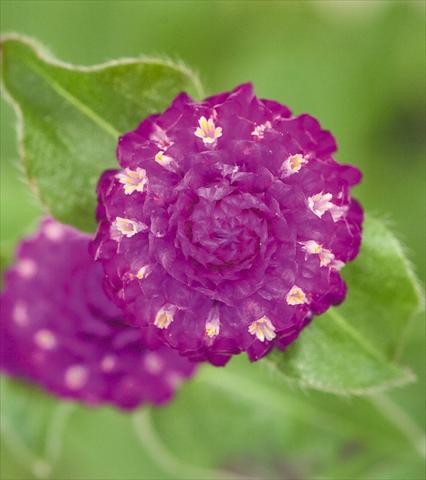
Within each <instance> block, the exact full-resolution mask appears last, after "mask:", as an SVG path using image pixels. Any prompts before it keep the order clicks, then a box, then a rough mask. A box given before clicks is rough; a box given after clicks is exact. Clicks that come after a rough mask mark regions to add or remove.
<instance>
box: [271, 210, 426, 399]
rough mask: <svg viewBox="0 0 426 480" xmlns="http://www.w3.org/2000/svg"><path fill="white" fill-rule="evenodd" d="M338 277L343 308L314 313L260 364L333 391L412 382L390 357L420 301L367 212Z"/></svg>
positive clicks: (388, 236) (398, 252) (380, 226)
mask: <svg viewBox="0 0 426 480" xmlns="http://www.w3.org/2000/svg"><path fill="white" fill-rule="evenodd" d="M343 276H344V277H345V280H346V282H347V284H348V295H347V299H346V300H345V302H344V303H343V304H342V306H340V307H338V308H332V309H330V310H329V311H328V312H327V313H325V314H324V315H322V316H320V317H318V318H315V319H314V320H313V322H312V324H311V325H310V326H309V327H308V328H306V329H305V331H304V332H303V333H302V334H301V336H300V338H299V339H298V340H297V341H296V342H295V343H294V344H292V345H291V346H290V347H289V348H288V349H287V350H286V351H285V352H278V351H274V352H273V353H272V354H271V355H270V356H269V357H268V358H267V359H266V360H265V362H267V363H269V365H272V366H273V367H274V368H276V369H277V370H278V371H279V372H281V373H282V374H283V375H284V376H285V377H286V378H288V379H291V380H295V381H297V382H299V383H301V384H302V385H304V386H308V387H312V388H316V389H319V390H323V391H328V392H333V393H337V394H365V393H371V392H373V391H378V390H383V389H385V388H388V387H391V386H395V385H402V384H404V383H406V382H408V381H410V380H412V379H413V375H412V373H411V372H410V371H409V370H407V369H404V368H401V367H400V366H399V365H397V364H396V359H397V357H398V356H399V355H400V353H401V351H402V348H403V344H404V341H405V339H406V336H407V332H408V329H409V327H410V320H411V318H412V317H413V316H414V314H415V313H416V312H418V311H419V309H421V308H422V307H423V299H422V296H421V290H420V287H419V285H418V283H417V280H416V277H415V275H414V273H413V271H412V269H411V266H410V264H409V263H408V261H407V259H406V257H405V255H404V251H403V249H402V247H401V244H400V243H399V241H398V240H397V239H396V238H395V236H394V235H393V234H392V232H391V231H390V230H389V229H388V228H387V226H386V225H385V223H383V222H382V221H380V220H377V219H375V218H372V217H370V216H367V218H366V220H365V225H364V237H363V245H362V249H361V253H360V255H359V257H358V258H357V260H356V261H354V262H353V263H350V264H349V265H348V266H347V267H346V268H345V269H344V271H343Z"/></svg>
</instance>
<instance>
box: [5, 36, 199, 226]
mask: <svg viewBox="0 0 426 480" xmlns="http://www.w3.org/2000/svg"><path fill="white" fill-rule="evenodd" d="M1 64H2V82H3V86H4V90H5V94H6V95H7V97H8V98H9V100H10V101H11V102H12V104H13V106H14V108H15V110H16V113H17V115H18V119H19V125H18V126H19V140H20V155H21V161H22V162H23V167H24V171H25V174H26V176H27V180H28V182H29V184H30V186H31V187H32V188H33V190H34V191H35V192H36V194H37V196H38V197H39V199H40V200H41V202H42V204H43V205H44V206H45V207H46V208H47V209H48V211H50V212H51V213H52V214H53V215H54V216H55V217H56V218H58V219H59V220H61V221H62V222H64V223H68V224H71V225H75V226H76V227H78V228H81V229H83V230H87V231H93V229H94V226H95V223H94V211H95V205H96V202H95V188H96V182H97V180H98V178H99V175H100V174H101V172H102V171H103V170H105V169H108V168H114V167H116V165H117V164H116V161H115V147H116V143H117V140H118V138H119V136H120V135H121V134H122V133H125V132H126V131H128V130H131V129H133V128H135V127H136V125H137V124H138V122H139V121H140V120H141V119H143V118H145V117H147V116H148V115H150V114H152V113H155V112H158V111H162V110H164V108H166V107H167V105H168V104H169V103H170V101H171V99H172V98H173V97H174V96H175V95H177V94H178V93H179V92H181V91H183V90H184V91H188V92H189V93H192V94H195V95H199V94H200V85H199V83H198V80H197V78H196V77H195V76H194V74H193V73H192V72H191V71H190V70H188V69H187V68H185V67H184V66H182V65H178V64H174V63H172V62H169V61H162V60H158V59H143V58H141V59H131V60H130V59H129V60H120V61H115V62H110V63H107V64H104V65H99V66H95V67H76V66H71V65H66V64H64V63H61V62H58V61H57V60H54V59H53V58H52V57H50V56H49V55H47V54H46V53H45V52H44V51H43V50H42V49H41V48H40V47H39V46H37V45H36V44H35V43H34V42H33V41H32V40H29V39H27V38H23V37H19V36H15V35H12V36H5V37H4V38H3V39H2V43H1Z"/></svg>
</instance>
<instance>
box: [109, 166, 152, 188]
mask: <svg viewBox="0 0 426 480" xmlns="http://www.w3.org/2000/svg"><path fill="white" fill-rule="evenodd" d="M116 178H118V180H119V182H120V183H121V184H123V185H124V193H125V194H126V195H131V194H132V193H133V192H143V191H144V190H145V187H146V185H147V183H148V177H147V176H146V170H145V169H143V168H139V167H138V168H137V169H136V170H131V169H130V168H125V169H124V170H123V171H121V172H119V173H117V175H116Z"/></svg>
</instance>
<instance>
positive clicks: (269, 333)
mask: <svg viewBox="0 0 426 480" xmlns="http://www.w3.org/2000/svg"><path fill="white" fill-rule="evenodd" d="M248 331H249V333H250V334H251V335H254V336H256V337H257V339H258V340H259V341H260V342H264V341H265V339H266V340H269V341H271V340H273V339H274V338H275V337H276V333H275V327H274V325H273V324H272V322H271V320H269V318H268V317H267V316H263V317H261V318H259V319H258V320H255V321H254V322H252V323H251V324H250V325H249V328H248Z"/></svg>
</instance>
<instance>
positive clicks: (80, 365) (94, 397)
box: [0, 219, 195, 409]
mask: <svg viewBox="0 0 426 480" xmlns="http://www.w3.org/2000/svg"><path fill="white" fill-rule="evenodd" d="M88 243H89V237H88V236H87V235H84V234H82V233H80V232H78V231H76V230H74V229H72V228H70V227H66V226H64V225H61V224H60V223H57V222H55V221H53V220H51V219H45V220H43V221H42V224H41V226H40V228H39V229H38V231H37V232H36V234H35V235H34V236H33V237H31V238H28V239H26V240H24V241H23V242H22V243H21V244H20V246H19V249H18V254H17V261H16V263H15V265H14V266H13V267H12V268H10V269H9V270H8V271H7V273H6V288H5V290H4V292H3V293H2V295H1V297H0V298H1V316H0V328H1V343H0V369H1V370H2V371H3V372H5V373H7V374H9V375H12V376H15V377H21V378H23V379H28V380H31V381H34V382H36V383H38V384H40V385H42V386H43V387H44V388H46V389H47V390H49V391H51V392H53V393H55V394H57V395H60V396H62V397H68V398H73V399H76V400H80V401H83V402H85V403H88V404H91V405H98V404H103V403H110V404H113V405H116V406H119V407H121V408H126V409H127V408H134V407H136V406H138V405H140V404H141V403H145V402H148V403H154V404H160V403H163V402H165V401H167V400H170V399H171V398H172V397H173V394H174V392H175V390H176V388H177V386H178V385H179V384H180V383H182V381H183V380H184V379H185V378H188V377H190V376H191V374H192V373H193V372H194V368H195V365H194V364H193V363H191V362H189V361H188V360H187V359H185V358H183V357H181V356H179V355H178V354H177V353H176V352H174V351H173V350H171V349H170V348H167V347H164V346H163V345H161V344H160V345H159V348H158V349H157V350H156V351H148V350H147V349H146V348H145V347H144V344H143V343H142V341H141V333H140V331H139V330H138V329H135V328H131V327H128V326H125V325H123V322H122V320H121V318H120V312H119V310H118V309H117V307H116V306H115V305H113V304H112V303H111V301H110V300H108V298H107V297H106V296H105V294H104V292H103V290H102V277H103V275H102V268H101V266H100V265H97V264H95V263H94V262H93V260H92V259H91V258H90V256H89V254H88V251H87V249H88Z"/></svg>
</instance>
